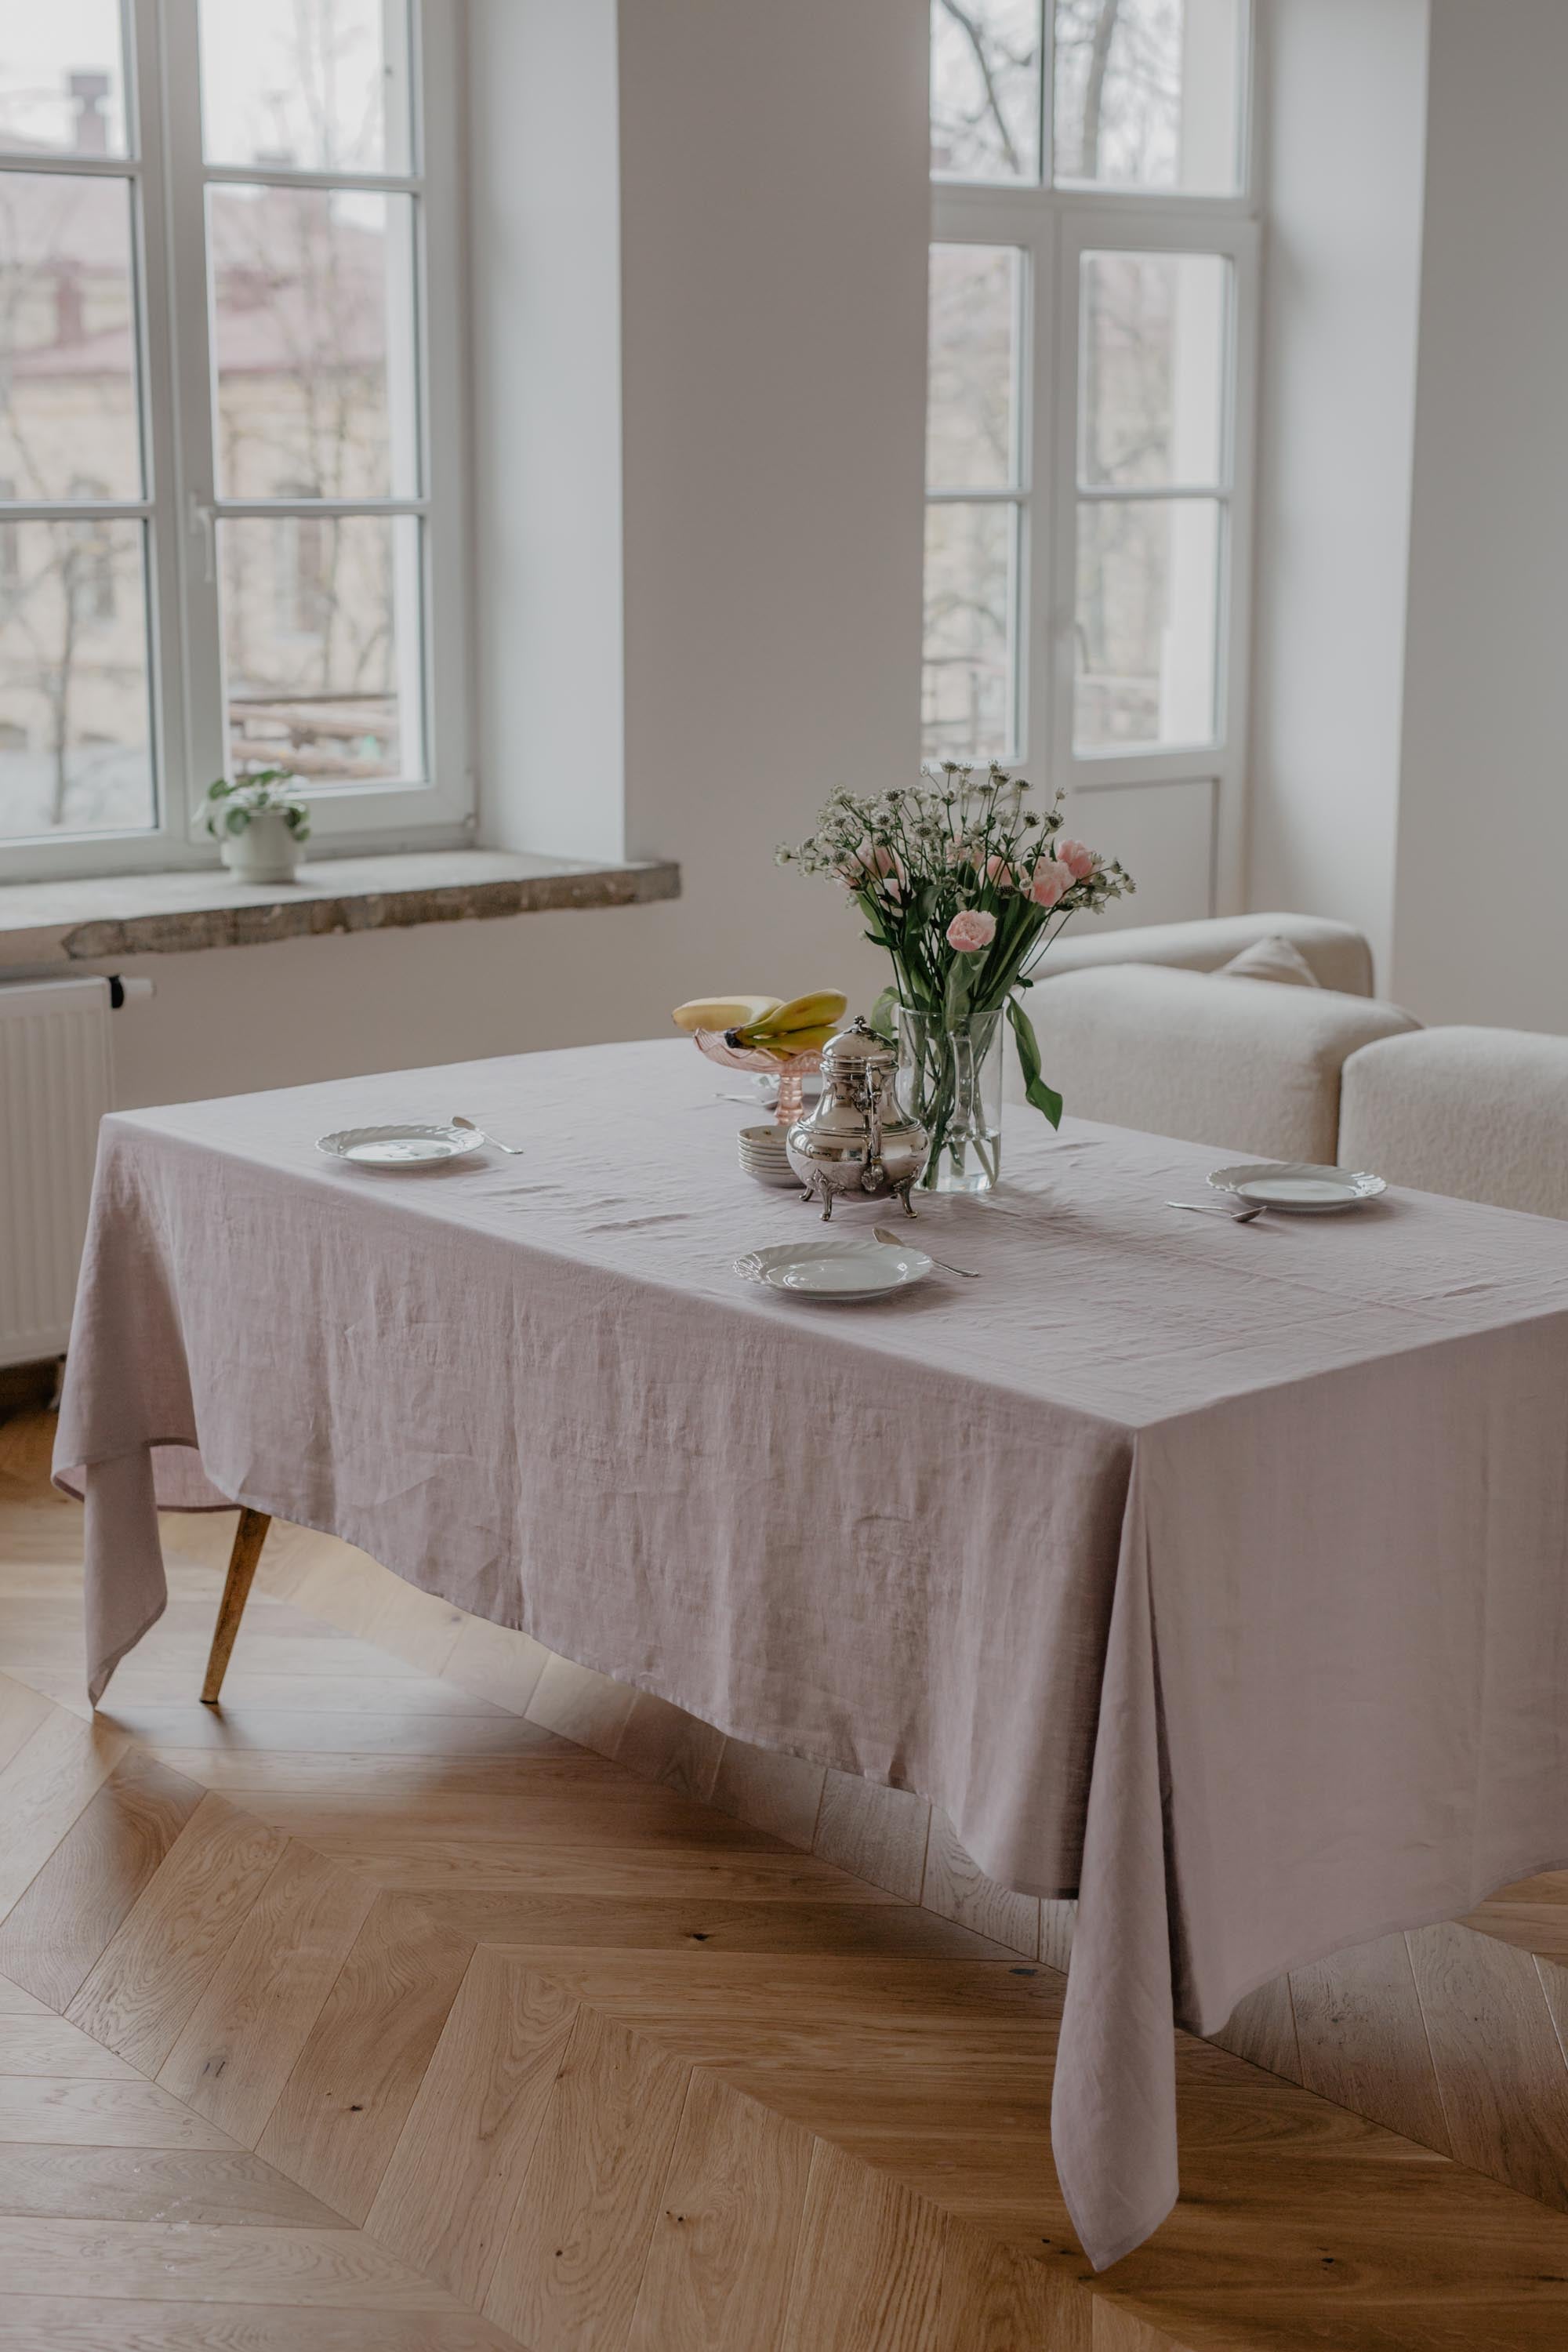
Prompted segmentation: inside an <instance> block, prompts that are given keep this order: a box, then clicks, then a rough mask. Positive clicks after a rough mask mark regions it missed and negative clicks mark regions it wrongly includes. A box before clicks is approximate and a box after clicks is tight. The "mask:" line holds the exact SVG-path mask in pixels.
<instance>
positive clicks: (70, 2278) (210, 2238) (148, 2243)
mask: <svg viewBox="0 0 1568 2352" xmlns="http://www.w3.org/2000/svg"><path fill="white" fill-rule="evenodd" d="M0 2280H4V2282H5V2291H6V2293H7V2294H68V2295H82V2296H93V2295H108V2296H111V2297H115V2298H121V2299H122V2298H124V2297H127V2296H131V2297H135V2296H138V2295H148V2296H155V2297H157V2298H158V2299H159V2300H161V2301H163V2302H169V2303H176V2302H180V2303H183V2302H200V2303H256V2302H260V2301H263V2300H265V2301H268V2302H271V2303H275V2304H285V2305H303V2306H306V2307H308V2306H310V2305H312V2304H325V2305H350V2306H351V2307H355V2308H359V2309H362V2310H367V2311H449V2310H450V2309H451V2308H452V2302H451V2297H450V2296H449V2295H447V2294H446V2292H445V2291H444V2290H443V2289H442V2288H440V2287H437V2286H433V2285H432V2284H430V2282H429V2281H428V2280H427V2279H423V2278H421V2277H420V2275H419V2273H418V2272H417V2271H414V2270H410V2269H409V2267H408V2265H407V2264H406V2263H401V2262H399V2261H398V2259H397V2257H396V2256H395V2254H391V2253H388V2252H386V2251H385V2250H384V2248H383V2247H380V2246H377V2245H374V2243H373V2242H371V2241H370V2240H369V2239H368V2238H366V2237H365V2236H364V2235H363V2231H358V2230H299V2229H273V2228H266V2227H261V2226H258V2227H255V2228H231V2227H229V2226H227V2225H225V2224H222V2223H219V2224H215V2225H212V2226H204V2227H201V2228H197V2227H195V2225H177V2224H176V2225H174V2226H171V2225H168V2224H165V2223H163V2222H157V2221H71V2220H65V2219H56V2220H53V2221H30V2220H27V2219H26V2218H24V2219H20V2220H17V2219H13V2218H6V2217H0Z"/></svg>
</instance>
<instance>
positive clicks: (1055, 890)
mask: <svg viewBox="0 0 1568 2352" xmlns="http://www.w3.org/2000/svg"><path fill="white" fill-rule="evenodd" d="M1076 878H1077V877H1076V876H1075V875H1074V873H1073V871H1072V868H1071V867H1070V866H1063V865H1061V864H1060V863H1059V862H1058V860H1057V859H1056V858H1054V857H1042V858H1041V860H1040V862H1039V864H1038V865H1037V866H1036V868H1035V870H1034V872H1033V873H1032V874H1031V875H1030V877H1029V896H1030V898H1032V899H1033V900H1034V902H1035V904H1036V906H1037V907H1047V908H1048V907H1054V906H1055V905H1056V904H1057V901H1058V899H1059V898H1066V897H1067V894H1068V891H1069V890H1070V889H1071V888H1072V887H1073V883H1074V881H1075V880H1076Z"/></svg>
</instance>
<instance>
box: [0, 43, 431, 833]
mask: <svg viewBox="0 0 1568 2352" xmlns="http://www.w3.org/2000/svg"><path fill="white" fill-rule="evenodd" d="M84 60H90V61H91V62H90V65H89V64H87V63H84ZM451 78H452V55H451V27H450V23H449V18H448V15H447V12H446V11H444V10H441V9H437V8H432V9H430V10H429V11H428V12H427V14H426V12H421V11H420V10H419V8H418V7H417V5H416V0H247V5H246V6H245V7H244V8H243V9H239V8H236V7H234V6H233V5H230V0H163V5H153V0H123V5H120V0H61V5H58V6H56V7H55V8H52V9H49V10H39V11H37V12H36V15H35V18H34V20H33V22H32V23H31V25H26V24H22V25H18V26H15V27H13V28H12V29H11V31H10V32H8V34H7V38H6V42H5V48H4V52H3V54H0V493H3V496H0V841H4V842H5V845H6V859H5V862H6V867H7V871H8V872H10V873H12V874H25V873H26V872H37V873H47V872H68V871H81V870H93V869H94V868H96V869H98V870H104V871H110V870H133V869H134V868H136V867H137V866H168V865H172V864H179V863H182V862H184V863H189V862H192V861H193V860H195V859H197V858H202V857H207V856H210V854H211V853H210V845H204V844H203V842H202V839H201V836H200V835H199V834H198V833H197V832H196V830H195V822H196V816H197V813H198V810H199V804H200V799H201V795H202V793H204V791H205V787H206V785H207V783H208V782H210V781H211V780H212V778H213V777H214V776H215V775H216V774H217V773H219V772H226V773H228V774H229V775H231V776H235V777H242V776H244V775H245V774H247V773H248V772H253V771H255V770H257V769H259V768H264V767H274V766H278V767H284V768H288V769H290V770H292V771H293V772H296V773H297V774H298V775H300V777H301V778H302V780H303V781H304V782H305V784H306V786H307V788H308V789H309V791H310V793H311V794H312V796H313V797H314V798H315V799H316V801H317V802H318V806H317V808H316V809H315V810H314V811H313V826H314V831H315V833H316V835H317V837H318V838H324V839H327V840H331V839H332V838H333V837H334V836H335V837H336V839H337V841H338V842H339V844H340V845H350V844H359V843H363V844H365V845H374V844H375V843H378V842H379V843H384V844H390V843H393V842H395V841H400V840H403V839H413V840H428V841H432V842H437V841H439V840H441V839H453V840H456V839H459V838H461V837H462V835H463V831H464V825H465V820H466V819H468V817H469V816H470V812H471V793H470V787H469V782H468V757H467V749H466V743H465V740H464V729H465V700H466V698H465V696H464V695H463V693H462V692H461V690H460V689H459V690H457V691H447V692H444V693H441V694H437V691H436V682H437V678H438V677H447V678H448V679H456V678H458V677H460V676H461V672H462V666H463V653H462V645H461V628H462V617H463V616H462V604H463V594H462V578H463V561H462V551H461V546H460V543H459V540H460V529H461V517H462V511H463V488H462V479H461V441H462V435H461V423H460V419H461V409H462V400H461V388H460V383H459V382H458V368H459V364H460V358H459V351H460V344H459V337H458V331H457V320H456V313H455V309H454V306H455V304H456V301H457V299H458V298H457V293H456V288H457V284H458V275H459V273H458V268H457V266H456V258H455V244H454V240H455V237H456V220H457V214H458V205H457V204H456V202H455V201H454V196H453V175H454V173H455V170H456V164H457V159H456V156H455V153H454V152H453V149H454V146H455V142H454V140H453V137H452V121H453V106H452V90H451ZM176 420H177V423H176Z"/></svg>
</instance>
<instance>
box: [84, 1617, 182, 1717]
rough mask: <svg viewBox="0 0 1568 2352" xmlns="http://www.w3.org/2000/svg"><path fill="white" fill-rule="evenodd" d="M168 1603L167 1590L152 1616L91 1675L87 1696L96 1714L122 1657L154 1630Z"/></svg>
mask: <svg viewBox="0 0 1568 2352" xmlns="http://www.w3.org/2000/svg"><path fill="white" fill-rule="evenodd" d="M168 1605H169V1595H168V1592H167V1591H165V1592H164V1594H163V1599H162V1601H159V1603H158V1606H157V1607H156V1609H154V1610H153V1614H152V1615H151V1617H148V1618H146V1619H145V1620H144V1621H143V1622H142V1624H140V1625H138V1627H137V1628H136V1631H135V1632H134V1633H132V1636H131V1638H130V1640H129V1641H127V1642H121V1644H120V1647H119V1648H118V1649H117V1650H116V1651H115V1653H114V1655H113V1656H112V1657H111V1658H110V1661H109V1663H108V1664H107V1665H106V1666H105V1667H104V1668H103V1670H102V1672H101V1673H100V1674H99V1675H92V1676H89V1680H88V1685H87V1696H88V1699H89V1703H90V1705H91V1706H92V1708H93V1711H94V1713H95V1714H96V1712H97V1710H98V1702H99V1700H100V1698H101V1697H102V1696H103V1694H104V1692H105V1691H106V1690H107V1689H108V1688H109V1685H110V1683H111V1682H112V1680H113V1679H114V1672H115V1669H116V1667H117V1666H118V1665H119V1664H120V1661H121V1658H123V1657H126V1656H128V1655H129V1654H130V1653H131V1652H132V1650H133V1649H134V1648H135V1647H136V1644H137V1643H138V1642H141V1641H144V1640H145V1639H146V1637H147V1635H148V1634H149V1633H151V1632H152V1631H153V1626H154V1625H155V1624H156V1623H157V1622H158V1620H159V1618H160V1617H161V1616H162V1615H163V1612H164V1610H165V1609H167V1607H168Z"/></svg>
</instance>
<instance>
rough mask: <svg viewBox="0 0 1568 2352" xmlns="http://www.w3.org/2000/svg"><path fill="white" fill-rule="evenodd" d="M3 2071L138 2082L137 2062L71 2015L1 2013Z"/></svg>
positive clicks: (0, 2057)
mask: <svg viewBox="0 0 1568 2352" xmlns="http://www.w3.org/2000/svg"><path fill="white" fill-rule="evenodd" d="M0 2074H74V2075H76V2076H78V2077H79V2079H80V2080H81V2081H83V2082H88V2081H91V2082H98V2083H138V2082H140V2081H141V2080H142V2077H141V2075H139V2074H137V2072H136V2069H135V2067H134V2066H130V2065H127V2063H126V2062H125V2060H124V2059H123V2058H121V2057H119V2056H117V2054H116V2053H115V2052H114V2051H112V2050H106V2049H105V2048H104V2046H103V2044H102V2042H95V2041H94V2040H93V2038H92V2036H91V2034H90V2033H83V2032H82V2031H81V2029H80V2027H79V2026H76V2025H72V2024H71V2023H70V2022H69V2021H68V2019H66V2018H63V2017H54V2016H51V2015H49V2014H48V2013H47V2012H46V2013H45V2014H44V2015H43V2016H40V2017H0Z"/></svg>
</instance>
